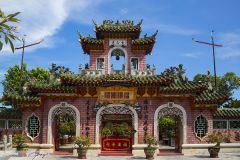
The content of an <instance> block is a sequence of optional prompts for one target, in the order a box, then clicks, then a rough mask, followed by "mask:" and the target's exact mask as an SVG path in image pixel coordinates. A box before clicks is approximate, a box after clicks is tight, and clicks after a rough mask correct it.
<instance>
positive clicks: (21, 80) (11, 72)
mask: <svg viewBox="0 0 240 160" xmlns="http://www.w3.org/2000/svg"><path fill="white" fill-rule="evenodd" d="M26 73H27V71H26V64H24V65H23V70H22V71H21V69H20V68H19V66H18V65H15V66H13V67H11V68H9V69H8V70H7V73H6V74H5V79H4V80H3V82H2V83H3V88H4V93H6V92H10V93H16V94H22V92H23V88H22V87H23V85H24V84H25V82H26V81H27V77H26Z"/></svg>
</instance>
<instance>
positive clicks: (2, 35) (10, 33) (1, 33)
mask: <svg viewBox="0 0 240 160" xmlns="http://www.w3.org/2000/svg"><path fill="white" fill-rule="evenodd" d="M19 13H20V12H16V13H12V14H9V15H5V14H4V12H3V11H2V10H1V9H0V51H1V50H2V48H3V43H5V44H6V45H7V44H9V45H10V47H11V50H12V52H14V50H15V47H14V45H13V41H15V40H19V38H18V37H17V36H16V33H17V27H16V26H12V25H9V23H17V22H19V19H18V18H16V17H17V15H18V14H19Z"/></svg>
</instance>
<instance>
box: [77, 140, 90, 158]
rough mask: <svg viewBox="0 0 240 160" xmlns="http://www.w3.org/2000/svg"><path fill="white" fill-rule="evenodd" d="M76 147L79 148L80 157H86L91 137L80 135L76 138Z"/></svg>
mask: <svg viewBox="0 0 240 160" xmlns="http://www.w3.org/2000/svg"><path fill="white" fill-rule="evenodd" d="M75 145H76V146H75V148H76V149H77V153H78V158H79V159H86V154H87V150H88V148H89V146H90V139H89V137H87V136H80V137H77V138H76V141H75Z"/></svg>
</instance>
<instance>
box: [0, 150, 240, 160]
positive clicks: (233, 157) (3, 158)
mask: <svg viewBox="0 0 240 160" xmlns="http://www.w3.org/2000/svg"><path fill="white" fill-rule="evenodd" d="M137 159H139V160H144V159H145V158H144V157H111V156H106V157H105V156H100V157H88V160H137ZM155 159H156V160H200V159H201V160H202V159H204V160H208V159H211V158H209V156H208V155H193V156H161V157H156V158H155ZM0 160H77V157H76V156H58V155H50V154H46V155H36V154H34V153H32V154H30V155H28V157H17V154H16V153H14V152H11V151H9V152H4V151H0ZM211 160H212V159H211ZM216 160H240V153H238V154H236V153H224V154H220V158H217V159H216Z"/></svg>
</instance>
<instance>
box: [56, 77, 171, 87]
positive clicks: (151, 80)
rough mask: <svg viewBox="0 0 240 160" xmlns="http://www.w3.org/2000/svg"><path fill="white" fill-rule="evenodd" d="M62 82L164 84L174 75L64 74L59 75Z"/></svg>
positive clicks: (79, 83)
mask: <svg viewBox="0 0 240 160" xmlns="http://www.w3.org/2000/svg"><path fill="white" fill-rule="evenodd" d="M61 80H62V83H63V84H65V85H80V86H83V85H88V86H92V85H93V86H100V85H102V84H104V83H106V82H123V83H129V84H131V85H132V86H141V85H144V86H148V85H155V86H157V85H166V84H169V83H171V82H172V81H173V80H174V77H165V76H161V75H154V76H132V75H127V74H108V75H101V76H83V75H74V74H64V75H62V76H61Z"/></svg>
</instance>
